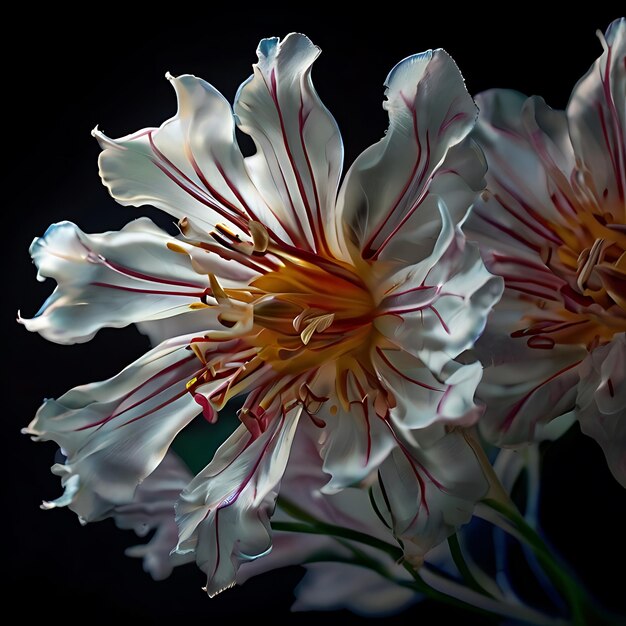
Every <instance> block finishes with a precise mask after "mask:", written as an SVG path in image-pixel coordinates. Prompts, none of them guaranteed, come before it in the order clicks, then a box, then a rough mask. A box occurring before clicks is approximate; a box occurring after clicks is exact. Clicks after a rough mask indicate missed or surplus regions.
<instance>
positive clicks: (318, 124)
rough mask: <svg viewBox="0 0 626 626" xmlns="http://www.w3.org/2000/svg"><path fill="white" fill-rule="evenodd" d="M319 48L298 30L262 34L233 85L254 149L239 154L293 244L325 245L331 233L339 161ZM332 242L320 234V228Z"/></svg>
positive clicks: (317, 247)
mask: <svg viewBox="0 0 626 626" xmlns="http://www.w3.org/2000/svg"><path fill="white" fill-rule="evenodd" d="M319 53H320V50H319V48H317V47H316V46H314V45H313V43H312V42H311V41H310V40H309V39H308V38H307V37H305V36H304V35H300V34H297V33H292V34H291V35H288V36H287V37H286V38H285V39H284V41H282V42H281V41H280V40H279V39H278V38H272V39H263V40H262V41H261V42H260V44H259V47H258V49H257V55H258V57H259V62H258V63H257V64H256V65H255V66H254V74H253V75H252V76H251V77H250V78H249V79H248V80H247V81H246V82H245V83H243V85H242V86H241V87H240V89H239V92H238V94H237V98H236V101H235V113H236V115H237V118H238V124H239V127H240V128H241V130H243V131H244V132H245V133H247V134H249V135H250V136H251V137H252V138H253V139H254V142H255V144H256V146H257V153H256V154H255V155H254V156H252V157H249V158H247V159H246V167H247V168H248V171H249V172H250V176H251V178H252V180H253V181H254V182H255V184H256V186H257V188H258V189H259V191H260V193H261V194H262V195H263V197H264V198H265V200H266V202H267V204H268V205H269V206H271V207H274V208H275V210H277V211H278V210H280V212H281V213H280V219H281V222H282V223H283V225H284V228H285V230H287V232H288V233H289V235H290V237H291V240H292V241H293V242H294V243H296V244H297V245H298V246H299V247H301V248H305V249H313V250H317V251H322V252H323V251H325V250H327V249H328V248H327V247H326V246H327V244H332V240H333V239H334V208H335V195H336V192H337V185H338V182H339V176H340V175H341V167H342V162H343V146H342V143H341V135H340V134H339V129H338V127H337V124H336V122H335V120H334V119H333V117H332V116H331V114H330V113H329V111H328V110H327V109H326V107H325V106H324V105H323V104H322V102H321V100H320V99H319V96H318V95H317V93H316V92H315V89H314V87H313V82H312V80H311V68H312V65H313V62H314V61H315V59H316V58H317V56H318V55H319ZM326 234H328V236H329V237H330V238H331V241H329V242H327V241H325V235H326Z"/></svg>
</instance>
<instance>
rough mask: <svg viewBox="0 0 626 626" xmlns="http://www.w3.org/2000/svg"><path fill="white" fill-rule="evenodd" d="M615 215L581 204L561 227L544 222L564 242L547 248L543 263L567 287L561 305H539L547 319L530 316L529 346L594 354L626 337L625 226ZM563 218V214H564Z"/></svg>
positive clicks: (524, 333) (546, 302)
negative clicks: (564, 347) (618, 335)
mask: <svg viewBox="0 0 626 626" xmlns="http://www.w3.org/2000/svg"><path fill="white" fill-rule="evenodd" d="M623 212H624V210H623V209H622V210H621V211H620V209H619V207H617V210H615V211H614V212H610V211H606V210H605V211H604V212H602V211H600V210H598V209H597V208H595V207H590V206H589V205H585V204H583V203H581V204H580V205H577V206H576V207H575V210H573V211H570V212H569V213H566V214H565V218H564V219H563V221H560V222H558V223H557V222H548V221H546V222H544V226H546V227H547V228H548V229H549V230H550V231H552V232H553V233H554V234H555V235H556V237H557V238H558V239H559V240H560V241H561V242H562V244H561V245H557V244H547V245H545V246H544V247H543V248H542V250H541V254H542V257H543V260H544V263H545V264H546V266H547V267H549V268H550V270H551V271H552V272H553V273H554V274H555V275H556V276H558V277H559V278H561V279H563V280H564V281H566V283H567V284H566V285H565V286H564V287H563V288H562V289H561V290H560V296H561V297H560V299H555V300H548V299H546V300H539V301H538V302H536V303H537V304H538V305H539V307H540V308H542V309H543V312H544V313H545V315H541V316H529V318H528V320H529V321H530V324H529V326H528V327H527V328H525V329H521V330H518V331H516V332H515V333H513V336H518V337H520V336H529V335H530V336H531V337H530V339H529V345H531V346H532V347H537V348H551V347H552V346H553V345H554V344H555V343H559V344H579V345H580V344H582V345H585V346H586V347H587V349H589V350H591V349H593V348H594V347H596V346H597V345H602V344H605V343H608V342H609V341H611V339H612V337H613V335H614V334H616V333H620V332H625V331H626V224H624V223H620V222H618V221H617V220H616V219H615V217H614V214H616V215H619V214H620V213H623ZM562 214H563V212H562Z"/></svg>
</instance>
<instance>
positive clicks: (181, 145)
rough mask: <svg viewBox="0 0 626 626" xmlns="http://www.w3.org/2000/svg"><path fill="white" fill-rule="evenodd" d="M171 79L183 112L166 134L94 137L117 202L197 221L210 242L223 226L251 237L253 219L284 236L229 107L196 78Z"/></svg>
mask: <svg viewBox="0 0 626 626" xmlns="http://www.w3.org/2000/svg"><path fill="white" fill-rule="evenodd" d="M168 78H169V79H170V81H171V83H172V85H173V86H174V89H175V90H176V95H177V98H178V112H177V113H176V115H175V116H174V117H172V118H171V119H169V120H167V121H166V122H165V123H164V124H163V125H162V126H161V127H160V128H158V129H157V128H146V129H143V130H140V131H138V132H136V133H134V134H132V135H127V136H126V137H122V138H120V139H111V138H109V137H107V136H106V135H104V134H103V133H102V132H100V131H99V130H98V129H96V130H95V131H94V136H95V137H96V138H97V139H98V141H99V143H100V146H101V147H102V150H103V151H102V153H101V155H100V159H99V166H100V176H101V177H102V181H103V183H104V184H105V185H106V186H107V188H108V189H109V191H110V193H111V195H112V196H113V197H114V198H115V199H116V200H117V201H118V202H119V203H120V204H123V205H132V206H142V205H144V204H151V205H153V206H155V207H157V208H159V209H162V210H164V211H166V212H167V213H169V214H170V215H173V216H174V217H177V218H184V217H187V218H191V219H192V220H193V222H194V223H195V224H196V225H198V226H199V227H201V228H202V229H204V230H206V231H207V236H208V232H209V231H212V230H213V228H214V227H215V226H216V224H218V223H223V224H226V225H227V226H228V227H229V229H230V230H232V231H234V233H236V234H238V235H243V236H245V237H248V236H249V234H250V231H249V228H248V223H249V221H250V220H254V221H259V222H261V223H263V224H265V226H266V227H267V228H268V230H269V231H271V232H273V233H275V234H276V235H277V236H278V237H284V236H286V235H285V233H284V231H283V229H282V227H281V225H280V222H279V221H278V220H277V219H276V217H275V216H274V214H273V213H272V210H271V209H270V208H269V207H268V205H267V204H266V203H265V201H264V200H263V198H262V197H261V196H260V195H259V193H258V191H257V190H256V188H255V187H254V184H253V183H252V181H251V180H250V177H249V175H248V172H247V171H246V168H245V166H244V162H243V156H242V154H241V151H240V150H239V146H238V145H237V142H236V139H235V122H234V118H233V114H232V110H231V106H230V104H229V103H228V102H227V101H226V99H225V98H224V97H223V96H222V95H221V94H220V93H219V92H218V91H217V90H216V89H215V88H214V87H212V86H211V85H210V84H208V83H207V82H205V81H203V80H201V79H199V78H196V77H195V76H190V75H183V76H179V77H178V78H174V77H171V76H168Z"/></svg>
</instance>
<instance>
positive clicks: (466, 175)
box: [337, 50, 485, 264]
mask: <svg viewBox="0 0 626 626" xmlns="http://www.w3.org/2000/svg"><path fill="white" fill-rule="evenodd" d="M386 85H387V91H386V92H385V93H386V96H387V101H386V102H385V103H384V106H385V108H386V109H387V111H388V112H389V129H388V131H387V133H386V135H385V137H384V138H383V139H382V140H381V141H379V142H378V143H377V144H374V145H373V146H371V147H370V148H368V149H367V150H366V151H365V152H364V153H363V154H362V155H361V156H360V157H359V158H358V159H357V160H356V161H355V163H354V165H353V166H352V167H351V168H350V170H349V172H348V174H347V175H346V180H345V182H344V184H343V185H342V189H341V192H340V199H339V210H338V215H337V223H338V224H339V225H340V226H339V227H340V228H343V229H344V235H345V237H346V239H347V241H348V242H349V244H352V246H355V247H356V249H352V250H351V252H352V254H353V255H355V256H358V257H361V256H362V257H363V258H366V259H373V258H380V259H388V260H394V261H397V260H400V261H403V262H404V263H405V264H406V263H416V262H418V261H421V260H422V259H423V258H424V256H425V255H424V254H423V252H422V251H421V248H422V246H421V245H420V246H418V248H417V249H412V248H411V245H410V244H411V243H413V244H414V243H415V242H421V241H423V240H425V239H432V240H433V241H434V239H433V238H436V235H437V233H438V229H437V228H435V227H433V222H434V223H435V224H438V223H439V214H438V209H437V203H436V202H433V201H432V198H431V197H430V195H431V194H436V195H438V196H440V197H441V198H442V199H443V201H444V202H445V203H446V204H448V206H449V209H450V211H451V212H452V217H453V221H454V223H455V224H456V223H458V222H459V221H460V220H461V218H462V217H463V216H464V215H465V214H466V212H467V210H468V208H469V206H470V204H471V202H472V200H473V198H474V195H475V193H476V191H477V190H479V189H481V188H482V187H483V180H482V178H483V175H484V170H485V167H484V160H483V158H482V156H481V153H480V150H479V149H477V147H476V146H475V145H474V144H473V142H471V141H466V142H464V143H462V144H461V143H460V142H462V140H463V139H464V138H465V137H466V136H467V134H468V133H469V131H470V130H471V129H472V127H473V126H474V122H475V120H476V115H477V110H476V106H475V105H474V102H473V101H472V99H471V97H470V96H469V94H468V93H467V90H466V89H465V84H464V83H463V78H462V77H461V74H460V72H459V70H458V68H457V67H456V65H455V64H454V61H453V60H452V59H451V58H450V57H449V56H448V55H447V54H446V53H445V52H444V51H443V50H435V51H432V50H429V51H428V52H425V53H423V54H419V55H415V56H412V57H409V58H407V59H405V60H404V61H402V62H401V63H399V64H398V65H397V66H396V67H395V68H394V69H393V70H392V71H391V73H390V74H389V76H388V77H387V81H386Z"/></svg>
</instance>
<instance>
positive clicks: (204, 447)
mask: <svg viewBox="0 0 626 626" xmlns="http://www.w3.org/2000/svg"><path fill="white" fill-rule="evenodd" d="M237 408H238V407H236V406H233V407H227V408H226V409H225V410H223V411H220V414H219V419H218V420H217V423H215V424H209V423H208V422H207V421H206V420H204V419H202V418H201V417H198V418H196V419H195V420H194V421H193V422H191V424H189V426H187V428H185V429H184V430H182V431H181V432H180V433H179V434H178V436H177V437H176V439H175V440H174V443H173V444H172V449H173V450H174V452H176V454H178V456H179V457H180V458H181V459H182V460H183V461H184V463H185V464H186V465H187V467H189V469H190V470H191V471H192V472H193V473H194V474H197V473H198V472H199V471H200V470H201V469H203V468H204V467H205V466H206V465H207V464H208V463H209V461H210V460H211V459H212V458H213V455H214V454H215V451H216V450H217V449H218V448H219V447H220V446H221V445H222V444H223V443H224V441H225V440H226V439H227V438H228V436H229V435H230V434H231V433H232V432H233V431H234V430H235V429H236V428H237V426H239V424H240V422H239V420H238V419H237V415H236V410H237Z"/></svg>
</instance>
